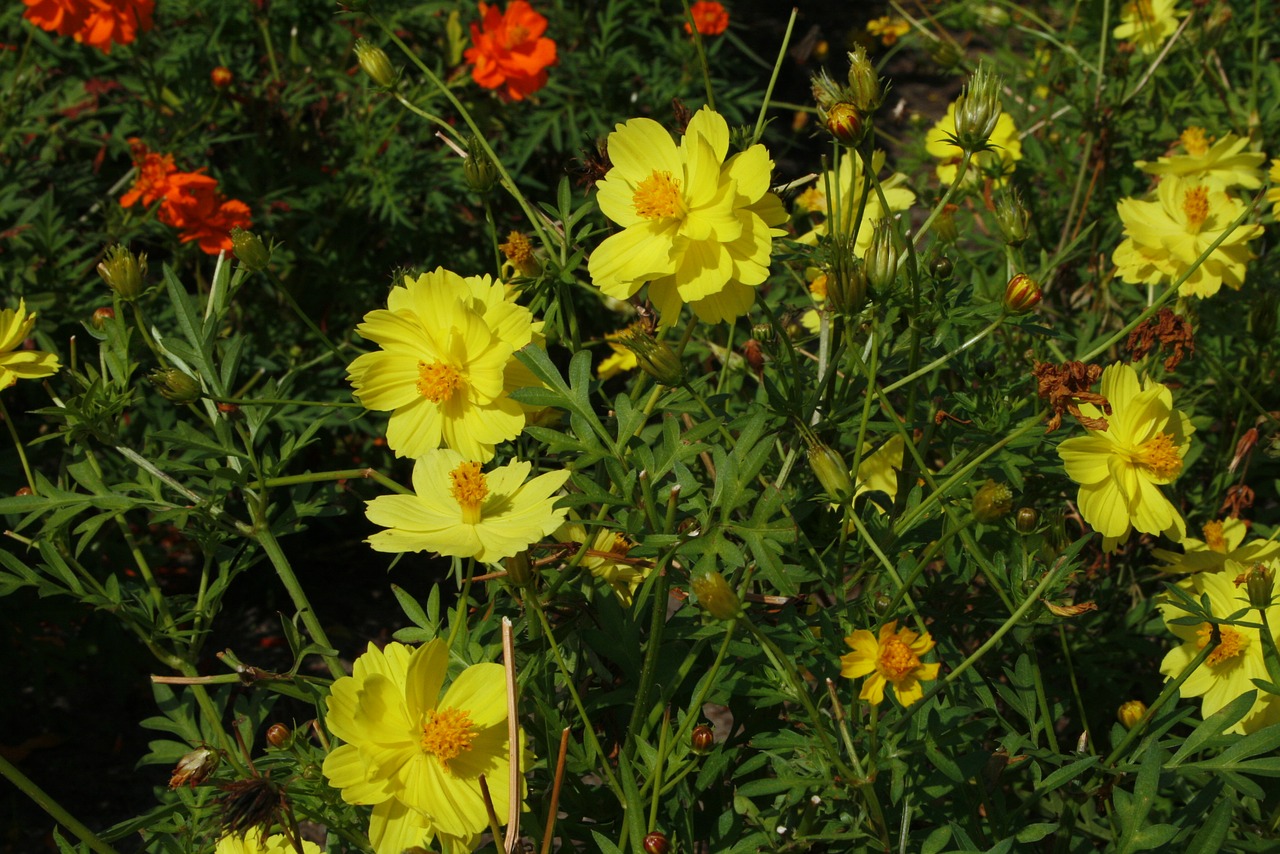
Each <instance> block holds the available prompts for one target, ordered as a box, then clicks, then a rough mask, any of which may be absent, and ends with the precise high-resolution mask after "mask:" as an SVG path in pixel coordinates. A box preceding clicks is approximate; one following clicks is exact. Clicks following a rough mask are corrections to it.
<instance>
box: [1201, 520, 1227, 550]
mask: <svg viewBox="0 0 1280 854" xmlns="http://www.w3.org/2000/svg"><path fill="white" fill-rule="evenodd" d="M1204 544H1205V545H1206V546H1208V547H1209V548H1211V549H1213V550H1214V551H1215V552H1221V553H1223V554H1226V552H1227V538H1226V537H1225V536H1223V533H1222V523H1221V522H1218V521H1213V522H1205V523H1204Z"/></svg>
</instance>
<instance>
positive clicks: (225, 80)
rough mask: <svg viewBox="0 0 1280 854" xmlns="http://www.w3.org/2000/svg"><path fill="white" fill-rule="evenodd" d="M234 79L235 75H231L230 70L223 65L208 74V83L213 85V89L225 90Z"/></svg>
mask: <svg viewBox="0 0 1280 854" xmlns="http://www.w3.org/2000/svg"><path fill="white" fill-rule="evenodd" d="M234 79H235V75H234V74H232V73H231V69H230V68H227V67H226V66H225V65H219V66H216V67H214V69H213V70H212V71H210V72H209V82H210V83H212V84H213V88H215V89H225V88H227V87H228V86H230V85H231V81H232V80H234Z"/></svg>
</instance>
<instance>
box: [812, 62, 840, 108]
mask: <svg viewBox="0 0 1280 854" xmlns="http://www.w3.org/2000/svg"><path fill="white" fill-rule="evenodd" d="M809 85H810V91H812V92H813V101H814V103H815V104H817V105H818V110H819V111H820V112H822V113H824V114H825V113H826V111H827V110H829V109H831V107H833V106H834V105H835V104H837V103H839V102H840V101H842V100H844V91H843V90H842V89H841V87H840V86H839V85H838V84H837V83H836V81H834V80H832V79H831V75H830V74H828V73H827V72H826V71H825V70H823V71H819V72H818V73H817V74H815V75H814V76H813V77H811V78H809Z"/></svg>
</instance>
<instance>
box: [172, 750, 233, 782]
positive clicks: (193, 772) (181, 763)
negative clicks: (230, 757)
mask: <svg viewBox="0 0 1280 854" xmlns="http://www.w3.org/2000/svg"><path fill="white" fill-rule="evenodd" d="M220 760H221V757H219V756H218V754H217V753H216V752H214V751H212V750H210V749H209V748H207V747H201V748H198V749H196V750H193V751H191V752H190V753H188V754H187V755H185V756H183V757H182V758H181V759H179V760H178V764H177V765H175V766H173V773H172V774H171V775H170V776H169V788H170V789H176V788H178V787H179V786H187V787H189V788H192V789H194V788H195V787H196V786H199V785H200V784H201V783H203V782H204V781H205V780H206V779H208V777H209V775H210V774H212V773H213V772H214V771H216V770H218V763H219V761H220Z"/></svg>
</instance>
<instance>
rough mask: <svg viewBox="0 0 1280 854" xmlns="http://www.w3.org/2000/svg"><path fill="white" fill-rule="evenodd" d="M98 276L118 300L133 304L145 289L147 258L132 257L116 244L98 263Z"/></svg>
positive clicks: (127, 251) (126, 250) (132, 255)
mask: <svg viewBox="0 0 1280 854" xmlns="http://www.w3.org/2000/svg"><path fill="white" fill-rule="evenodd" d="M98 275H99V276H101V277H102V281H104V282H106V283H107V286H108V287H110V288H111V290H113V291H115V292H116V295H117V296H119V297H120V299H122V300H125V301H126V302H133V301H134V300H136V299H137V298H138V297H140V296H141V295H142V291H143V289H144V288H145V287H146V283H145V282H144V281H143V279H145V278H146V275H147V256H146V255H145V254H142V255H134V254H133V253H132V252H130V251H129V250H128V249H126V248H125V247H124V246H122V245H121V244H119V243H117V244H116V245H115V246H112V247H111V248H110V249H108V250H107V252H106V255H105V256H104V257H103V259H102V261H101V262H99V263H98Z"/></svg>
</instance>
